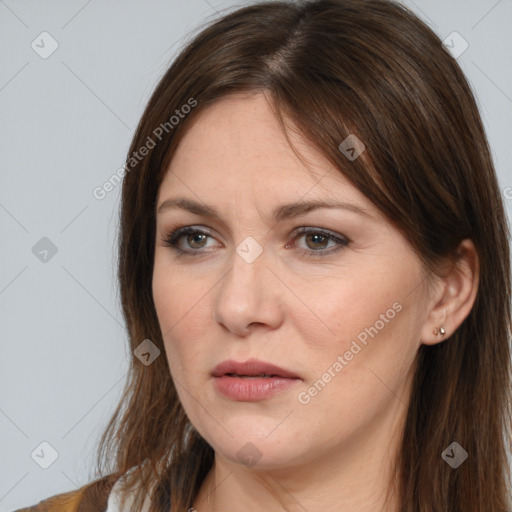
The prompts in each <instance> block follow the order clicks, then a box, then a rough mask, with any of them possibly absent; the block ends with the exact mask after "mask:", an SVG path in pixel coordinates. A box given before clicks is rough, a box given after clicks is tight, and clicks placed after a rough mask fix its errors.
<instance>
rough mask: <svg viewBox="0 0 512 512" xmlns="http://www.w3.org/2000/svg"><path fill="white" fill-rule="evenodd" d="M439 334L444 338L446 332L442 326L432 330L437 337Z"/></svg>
mask: <svg viewBox="0 0 512 512" xmlns="http://www.w3.org/2000/svg"><path fill="white" fill-rule="evenodd" d="M439 334H440V335H441V336H444V335H445V334H446V331H445V329H444V327H443V326H441V327H439V329H438V328H437V327H435V328H434V335H435V336H438V335H439Z"/></svg>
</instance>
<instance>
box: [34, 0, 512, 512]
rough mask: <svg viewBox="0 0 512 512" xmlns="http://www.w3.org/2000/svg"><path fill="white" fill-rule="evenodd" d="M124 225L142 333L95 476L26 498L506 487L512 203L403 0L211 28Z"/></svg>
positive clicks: (460, 85) (147, 144)
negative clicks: (511, 215) (67, 489)
mask: <svg viewBox="0 0 512 512" xmlns="http://www.w3.org/2000/svg"><path fill="white" fill-rule="evenodd" d="M120 234H121V236H120V246H119V248H120V262H119V280H120V288H121V296H122V304H123V312H124V315H125V319H126V323H127V328H128V332H129V338H130V346H131V349H132V350H133V351H134V354H135V356H136V357H134V358H133V363H132V367H131V370H130V379H129V383H128V385H127V388H126V391H125V394H124V396H123V399H122V401H121V403H120V404H119V406H118V408H117V410H116V411H115V414H114V417H113V418H112V420H111V423H110V424H109V426H108V428H107V431H106V432H105V434H104V437H103V439H102V443H101V446H100V450H99V457H98V465H99V469H100V475H102V477H101V478H100V479H99V480H97V481H95V482H92V483H91V484H89V485H88V486H85V487H83V488H81V489H79V490H78V491H75V492H72V493H68V494H67V495H59V496H57V497H53V498H50V499H49V500H47V501H46V502H43V503H42V504H40V505H39V507H32V508H30V509H26V510H47V509H48V510H80V511H84V510H107V509H108V512H114V511H116V512H117V511H118V510H123V511H124V510H130V511H141V510H144V511H151V512H156V511H169V510H172V511H187V510H197V511H199V512H203V511H205V512H206V511H231V510H265V511H274V510H276V511H277V510H308V511H309V512H312V511H319V510H322V511H338V510H350V511H351V512H360V511H370V510H371V511H377V510H378V511H386V512H391V511H392V512H398V511H400V512H402V511H403V512H405V511H415V512H417V511H418V512H419V511H421V512H426V511H436V512H437V511H441V510H443V511H453V512H455V511H463V512H473V511H474V512H476V511H479V512H482V511H486V512H498V511H499V512H504V511H506V510H510V507H511V503H510V490H509V489H508V488H507V481H508V480H509V476H510V475H509V467H508V461H507V450H510V418H511V415H510V398H511V397H510V387H511V368H510V346H509V335H510V332H509V330H510V316H509V315H510V268H509V249H508V229H507V225H506V218H505V214H504V209H503V205H502V202H501V198H500V193H499V189H498V185H497V180H496V176H495V171H494V168H493V164H492V161H491V157H490V153H489V148H488V145H487V142H486V137H485V134H484V130H483V127H482V123H481V120H480V117H479V114H478V110H477V107H476V105H475V100H474V97H473V95H472V92H471V90H470V88H469V86H468V83H467V81H466V79H465V77H464V76H463V74H462V72H461V70H460V68H459V67H458V65H457V64H456V62H455V60H454V59H453V58H452V57H451V56H450V55H449V54H448V53H447V52H446V51H445V50H444V48H443V47H442V44H441V41H440V40H439V38H438V37H437V36H436V35H434V34H433V33H432V31H431V30H430V29H429V28H428V27H427V26H426V25H425V24H423V23H422V22H421V21H419V20H418V19H417V18H416V17H415V16H414V15H413V14H411V13H410V12H409V11H408V10H406V9H405V8H404V7H402V6H400V5H397V4H394V3H391V2H388V1H384V0H367V1H364V2H363V1H361V0H317V1H309V2H291V1H273V2H266V3H260V4H255V5H252V6H249V7H244V8H241V9H239V10H237V11H235V12H233V13H231V14H229V15H226V16H224V17H223V18H221V19H220V20H218V21H216V22H215V23H212V24H211V25H210V26H209V27H207V28H205V29H204V30H203V31H202V32H201V33H200V34H199V35H198V36H197V37H196V38H195V39H194V40H193V41H191V42H190V43H189V44H188V45H187V47H186V48H185V49H184V50H183V51H182V52H181V54H180V55H179V56H178V58H177V59H176V60H175V62H174V63H173V64H172V66H171V67H170V69H169V70H168V72H167V73H166V74H165V76H164V77H163V78H162V80H161V81H160V83H159V85H158V86H157V88H156V90H155V92H154V94H153V96H152V97H151V99H150V101H149V104H148V106H147V108H146V111H145V113H144V115H143V117H142V119H141V122H140V124H139V127H138V129H137V132H136V134H135V137H134V139H133V142H132V145H131V148H130V152H129V154H128V157H127V163H126V174H125V176H124V183H123V193H122V207H121V226H120ZM104 461H112V462H113V463H112V465H111V466H109V465H108V464H107V463H105V464H104ZM45 506H46V507H48V508H44V507H45ZM79 507H80V508H79Z"/></svg>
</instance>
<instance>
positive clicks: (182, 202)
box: [156, 197, 373, 222]
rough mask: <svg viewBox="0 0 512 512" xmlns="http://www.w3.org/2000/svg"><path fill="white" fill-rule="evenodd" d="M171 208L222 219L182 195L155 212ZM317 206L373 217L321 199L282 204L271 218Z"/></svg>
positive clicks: (348, 205) (353, 207) (211, 209)
mask: <svg viewBox="0 0 512 512" xmlns="http://www.w3.org/2000/svg"><path fill="white" fill-rule="evenodd" d="M171 208H179V209H182V210H186V211H189V212H191V213H195V214H196V215H201V216H203V217H208V218H212V219H216V220H218V221H221V220H222V216H221V214H220V213H219V211H218V210H217V209H216V208H214V207H212V206H208V205H206V204H202V203H199V202H197V201H194V200H192V199H187V198H184V197H176V198H170V199H166V200H165V201H163V202H162V203H161V204H160V206H158V208H157V210H156V212H157V214H161V213H162V212H164V211H166V210H169V209H171ZM319 208H329V209H342V210H348V211H350V212H353V213H357V214H359V215H364V216H366V217H368V218H370V219H371V218H373V216H372V215H371V213H370V212H369V211H368V210H366V209H364V208H361V207H359V206H356V205H355V204H351V203H346V202H340V201H322V200H318V201H307V202H296V203H290V204H285V205H282V206H280V207H278V208H276V209H275V210H274V212H273V215H272V218H273V220H274V221H275V222H280V221H283V220H285V219H291V218H294V217H298V216H299V215H303V214H305V213H308V212H310V211H313V210H317V209H319Z"/></svg>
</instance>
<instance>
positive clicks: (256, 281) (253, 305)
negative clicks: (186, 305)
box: [214, 237, 281, 334]
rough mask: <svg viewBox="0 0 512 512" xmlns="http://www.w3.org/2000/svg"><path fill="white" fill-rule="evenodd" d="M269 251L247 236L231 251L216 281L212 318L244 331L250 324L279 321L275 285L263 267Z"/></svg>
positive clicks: (240, 331)
mask: <svg viewBox="0 0 512 512" xmlns="http://www.w3.org/2000/svg"><path fill="white" fill-rule="evenodd" d="M268 256H269V254H267V253H266V251H264V250H263V247H262V246H261V245H260V244H258V242H256V240H254V238H251V237H247V238H246V239H244V240H243V241H242V242H241V243H240V244H239V245H238V246H237V247H236V251H233V254H232V257H231V258H230V266H231V268H230V270H229V271H228V272H227V274H226V275H225V276H224V278H223V279H222V281H221V283H220V287H219V293H218V296H217V300H216V304H215V312H214V313H215V317H216V321H217V322H219V323H221V324H223V325H224V326H225V327H227V328H228V329H229V330H232V331H234V332H237V333H239V334H242V333H247V327H248V326H249V325H250V324H253V323H258V324H267V325H269V326H272V327H276V326H277V325H278V324H279V321H280V314H281V311H280V304H279V299H278V296H277V294H276V290H275V286H273V285H272V284H270V283H269V279H270V280H272V272H270V270H269V269H268V268H267V264H268V263H269V261H268Z"/></svg>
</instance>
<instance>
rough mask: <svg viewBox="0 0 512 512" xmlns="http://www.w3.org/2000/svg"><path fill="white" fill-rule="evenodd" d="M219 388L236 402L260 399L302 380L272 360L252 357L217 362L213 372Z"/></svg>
mask: <svg viewBox="0 0 512 512" xmlns="http://www.w3.org/2000/svg"><path fill="white" fill-rule="evenodd" d="M212 377H214V383H215V388H216V390H217V391H218V392H219V393H220V394H221V395H222V396H223V397H224V398H228V399H230V400H232V401H235V402H259V401H262V400H266V399H268V398H271V397H272V396H274V395H276V394H278V393H282V392H284V391H286V390H288V389H290V388H291V387H293V386H294V385H295V384H296V383H297V382H300V381H302V379H301V378H300V377H299V376H298V375H296V374H294V373H293V372H291V371H289V370H285V369H284V368H280V367H279V366H276V365H274V364H271V363H266V362H263V361H258V360H256V359H250V360H248V361H245V362H237V361H233V360H228V361H224V362H223V363H221V364H219V365H217V366H216V367H215V369H214V370H213V372H212Z"/></svg>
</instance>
